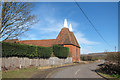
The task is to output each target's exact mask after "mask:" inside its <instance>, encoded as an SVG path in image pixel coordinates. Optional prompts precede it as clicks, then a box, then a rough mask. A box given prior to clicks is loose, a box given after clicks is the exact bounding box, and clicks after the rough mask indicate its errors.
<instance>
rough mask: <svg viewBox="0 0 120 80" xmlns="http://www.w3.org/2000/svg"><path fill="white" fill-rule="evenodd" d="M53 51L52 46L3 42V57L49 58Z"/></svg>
mask: <svg viewBox="0 0 120 80" xmlns="http://www.w3.org/2000/svg"><path fill="white" fill-rule="evenodd" d="M51 53H52V49H51V48H50V47H41V46H33V45H25V44H19V43H6V42H2V57H29V58H36V57H38V58H49V57H50V56H51Z"/></svg>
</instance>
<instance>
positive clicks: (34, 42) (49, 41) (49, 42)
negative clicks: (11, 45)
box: [17, 39, 56, 47]
mask: <svg viewBox="0 0 120 80" xmlns="http://www.w3.org/2000/svg"><path fill="white" fill-rule="evenodd" d="M17 42H19V43H21V44H28V45H36V46H43V47H52V45H54V44H56V39H47V40H23V41H17Z"/></svg>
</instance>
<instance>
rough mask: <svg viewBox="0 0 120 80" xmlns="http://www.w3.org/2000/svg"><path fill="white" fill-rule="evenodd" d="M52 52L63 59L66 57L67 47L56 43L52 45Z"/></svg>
mask: <svg viewBox="0 0 120 80" xmlns="http://www.w3.org/2000/svg"><path fill="white" fill-rule="evenodd" d="M53 54H54V55H55V56H56V57H58V58H62V59H65V58H67V57H68V54H69V48H67V47H63V46H58V45H53Z"/></svg>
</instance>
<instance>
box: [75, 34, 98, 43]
mask: <svg viewBox="0 0 120 80" xmlns="http://www.w3.org/2000/svg"><path fill="white" fill-rule="evenodd" d="M75 36H76V38H77V40H78V42H79V44H86V45H94V44H99V43H98V42H94V41H89V40H88V39H87V38H85V36H84V34H83V33H80V32H76V33H75Z"/></svg>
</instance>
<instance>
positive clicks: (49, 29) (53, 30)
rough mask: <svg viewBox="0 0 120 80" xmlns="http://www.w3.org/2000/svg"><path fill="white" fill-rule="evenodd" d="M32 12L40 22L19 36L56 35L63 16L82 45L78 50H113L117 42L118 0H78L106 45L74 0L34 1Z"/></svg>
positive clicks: (83, 52) (31, 38) (48, 36)
mask: <svg viewBox="0 0 120 80" xmlns="http://www.w3.org/2000/svg"><path fill="white" fill-rule="evenodd" d="M33 4H34V8H33V11H32V14H35V15H37V18H39V20H40V21H39V22H38V23H37V24H35V25H33V26H32V28H31V29H30V31H28V32H26V33H25V35H24V36H22V37H21V38H20V39H21V40H41V39H55V38H56V37H57V35H58V33H59V32H60V30H61V28H62V27H63V23H64V19H65V18H66V19H67V22H68V25H69V24H70V23H71V24H72V28H73V32H74V34H75V36H76V38H77V40H78V42H79V45H80V46H81V54H87V53H92V52H104V51H106V50H107V51H115V46H116V47H117V46H118V5H117V3H115V2H114V3H112V2H111V3H108V2H105V3H100V2H99V3H95V2H86V3H83V2H79V5H80V6H81V8H82V9H83V10H84V12H85V13H86V14H87V16H88V17H89V19H90V20H91V21H92V23H93V24H94V25H95V27H96V29H97V30H98V31H99V32H100V33H101V35H102V36H103V37H104V39H105V40H106V41H107V42H108V43H109V45H107V44H106V43H105V42H104V41H103V40H102V39H101V37H100V36H99V35H98V34H97V33H96V31H95V30H94V29H93V28H92V26H91V24H90V23H89V22H88V20H87V19H86V17H85V16H84V15H83V13H82V12H81V11H80V9H79V8H78V6H77V5H76V4H75V3H74V2H48V3H47V2H46V3H43V2H34V3H33Z"/></svg>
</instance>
